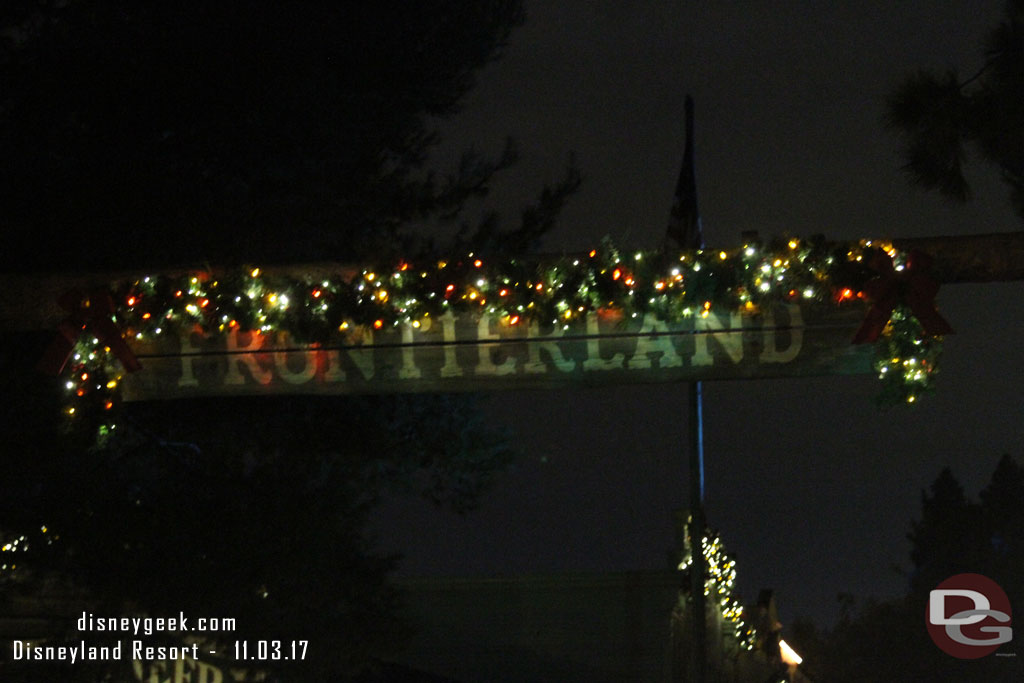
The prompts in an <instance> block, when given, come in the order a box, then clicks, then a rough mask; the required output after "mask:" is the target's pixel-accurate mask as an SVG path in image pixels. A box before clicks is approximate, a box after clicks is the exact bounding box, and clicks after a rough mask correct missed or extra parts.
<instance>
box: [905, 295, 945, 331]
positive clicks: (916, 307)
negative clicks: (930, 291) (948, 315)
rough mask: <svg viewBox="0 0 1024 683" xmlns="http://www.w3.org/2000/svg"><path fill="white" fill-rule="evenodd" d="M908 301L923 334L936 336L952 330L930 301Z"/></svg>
mask: <svg viewBox="0 0 1024 683" xmlns="http://www.w3.org/2000/svg"><path fill="white" fill-rule="evenodd" d="M908 303H909V304H910V312H911V313H913V314H914V317H915V318H917V321H918V322H919V323H921V327H923V328H924V332H925V334H927V335H929V336H932V337H938V336H941V335H944V334H951V333H952V332H953V326H952V325H950V324H949V323H948V322H946V319H945V318H943V317H942V316H941V315H940V314H939V312H938V310H936V308H935V306H932V305H931V303H930V302H924V301H914V300H911V301H910V302H908Z"/></svg>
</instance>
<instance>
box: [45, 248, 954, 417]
mask: <svg viewBox="0 0 1024 683" xmlns="http://www.w3.org/2000/svg"><path fill="white" fill-rule="evenodd" d="M877 249H882V250H884V251H885V252H886V253H887V254H888V255H889V256H890V257H891V258H892V259H893V261H894V263H895V264H896V266H897V268H899V267H900V265H901V264H902V262H903V261H904V259H905V255H904V254H902V253H900V252H898V251H897V250H895V249H894V248H893V247H892V246H891V245H889V244H887V243H881V242H871V241H861V242H857V243H847V244H836V243H831V244H830V243H827V242H825V241H824V240H823V239H820V238H819V239H815V238H812V239H807V240H800V239H784V240H776V241H773V242H771V243H769V244H761V243H750V244H745V245H743V246H742V247H740V248H738V249H732V250H727V251H719V250H698V251H686V252H675V253H668V252H666V251H639V252H632V253H629V254H623V253H621V252H620V251H619V250H618V249H616V248H615V247H614V246H613V245H612V244H611V243H610V242H605V243H603V244H602V245H601V246H600V248H597V249H594V250H592V251H590V252H589V253H588V254H585V255H582V256H579V257H561V258H556V259H546V260H538V259H527V258H521V259H504V260H502V259H491V258H486V257H483V256H478V255H474V254H472V253H470V254H467V255H465V256H462V257H456V258H451V259H442V260H437V261H431V262H429V263H410V262H400V263H397V264H394V263H392V264H376V265H373V266H369V265H368V266H364V267H362V268H359V269H351V270H348V271H343V270H341V269H339V270H338V271H337V272H335V273H333V274H331V275H329V276H323V275H321V276H317V277H315V278H314V277H312V276H309V277H305V278H296V277H290V276H284V275H274V274H271V273H264V272H262V271H261V269H259V268H245V269H238V270H236V271H233V272H230V273H225V274H223V275H219V276H217V277H214V276H213V275H210V274H209V273H198V272H197V273H193V274H188V275H182V276H169V275H150V276H145V277H141V278H138V279H133V280H129V281H124V282H119V283H114V284H113V286H112V287H111V292H112V294H113V297H114V301H115V308H116V311H115V315H114V321H115V323H116V324H117V325H118V326H119V328H120V329H121V330H122V331H123V332H124V335H125V337H126V338H127V339H129V340H132V339H138V340H145V339H146V338H150V337H155V336H159V335H162V334H166V333H168V332H178V331H181V330H190V329H199V330H201V331H202V332H204V333H207V334H213V335H216V334H224V333H226V332H228V331H230V330H232V329H235V328H237V329H240V330H259V331H262V332H270V331H286V332H288V333H290V334H291V335H292V336H293V337H294V338H295V339H296V340H298V341H300V342H310V343H312V342H321V343H325V342H328V341H330V340H332V339H334V340H337V339H338V338H339V336H340V337H342V338H344V336H345V335H348V334H352V333H353V332H355V331H356V330H358V329H359V328H361V327H372V328H376V329H380V328H382V327H390V326H397V325H401V324H411V325H413V326H418V325H419V324H420V322H421V321H422V320H423V319H425V318H428V317H431V316H438V315H443V314H444V313H445V312H446V311H448V310H451V311H454V312H457V313H466V312H470V313H479V314H483V313H486V314H490V315H497V316H500V317H501V318H502V319H503V320H504V322H505V323H506V324H509V325H519V324H526V323H529V322H533V321H538V322H541V323H544V324H549V323H552V322H554V323H556V324H563V325H569V324H570V323H572V322H573V321H575V320H577V319H580V318H582V317H584V316H586V315H587V314H588V313H589V312H592V311H596V310H612V311H618V312H619V313H621V314H622V316H623V317H637V316H640V315H643V314H646V313H653V314H654V315H655V316H657V317H658V318H659V319H661V320H665V321H670V322H671V321H678V320H681V319H684V318H687V317H690V316H695V315H708V314H709V312H710V311H712V310H724V311H736V310H743V311H746V312H756V311H757V310H759V309H760V308H762V307H766V306H770V305H772V304H775V303H779V302H791V301H794V300H800V301H807V302H818V303H823V304H830V305H834V306H843V305H847V304H848V303H849V302H856V301H857V300H858V299H863V298H864V294H863V288H864V285H865V284H866V283H867V282H868V281H869V280H871V279H872V278H873V277H875V275H876V273H875V272H874V271H873V270H871V269H870V268H868V266H867V262H868V261H869V256H870V255H871V254H872V253H873V252H872V250H877ZM876 349H877V362H876V367H877V369H878V371H879V377H880V379H881V381H882V385H883V390H882V393H881V395H880V397H879V401H880V402H881V403H882V404H884V405H891V404H895V403H900V402H913V401H915V400H916V399H917V397H918V396H920V395H921V393H922V392H924V391H926V390H929V389H930V388H931V385H932V380H933V379H934V375H935V373H936V370H937V360H938V355H939V352H940V349H941V340H940V339H938V338H934V337H927V336H926V335H924V333H923V331H922V329H921V327H920V325H919V324H918V323H917V321H916V319H914V318H913V317H912V316H911V315H910V314H909V312H908V311H906V310H905V309H902V308H897V309H896V311H895V312H894V314H893V316H892V318H891V320H890V324H889V325H887V326H886V328H885V330H884V332H883V334H882V337H881V338H880V339H879V341H878V342H877V343H876ZM120 378H121V370H120V369H119V367H118V366H117V364H116V363H115V362H114V361H113V359H112V358H111V356H110V354H109V350H108V349H106V348H105V347H104V346H103V345H102V344H101V342H100V341H99V340H98V339H95V338H85V339H81V340H79V342H78V344H77V345H76V346H75V349H74V351H73V357H72V359H71V361H70V362H69V363H67V364H66V366H65V377H63V384H64V387H65V388H66V391H67V397H68V401H67V404H66V411H67V413H68V414H69V415H72V416H79V417H85V419H86V420H90V421H91V420H98V422H99V424H100V425H101V427H100V435H101V437H104V436H106V435H108V434H109V433H110V430H112V429H115V422H116V421H115V420H113V419H112V416H113V414H115V413H116V408H117V406H118V404H119V390H118V383H119V381H120Z"/></svg>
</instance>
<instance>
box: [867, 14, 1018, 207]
mask: <svg viewBox="0 0 1024 683" xmlns="http://www.w3.org/2000/svg"><path fill="white" fill-rule="evenodd" d="M886 119H887V123H888V124H889V126H890V127H891V128H893V129H894V130H896V131H897V132H898V133H899V134H900V136H901V137H902V138H903V141H904V144H905V147H904V158H905V159H906V166H905V169H906V170H907V171H908V173H909V174H910V177H911V178H912V179H913V181H914V182H916V183H918V184H920V185H921V186H923V187H925V188H927V189H930V190H938V191H939V192H941V193H942V194H943V195H945V196H947V197H950V198H952V199H955V200H958V201H966V200H967V199H968V198H969V197H970V195H971V188H970V183H969V182H968V180H967V177H966V175H965V173H964V167H965V161H966V159H967V156H968V149H969V148H972V147H973V149H974V150H975V151H976V152H977V153H978V154H979V155H980V157H981V158H982V159H983V160H984V161H985V162H987V163H990V164H992V165H994V166H995V167H996V168H998V169H999V172H1000V173H1001V175H1002V178H1003V181H1004V182H1005V183H1006V184H1007V185H1008V186H1009V188H1010V200H1011V202H1012V203H1013V206H1014V207H1015V209H1016V211H1017V213H1018V214H1019V215H1020V216H1021V218H1022V219H1024V1H1022V0H1008V2H1007V3H1006V12H1005V18H1004V20H1003V22H1002V23H1000V24H999V26H998V27H996V28H995V29H994V30H993V31H992V32H991V33H990V35H989V38H988V41H987V43H986V45H985V65H984V66H983V67H982V69H981V70H980V71H979V72H978V73H976V74H975V75H974V76H972V77H970V78H968V79H966V80H961V78H960V77H959V75H958V74H957V73H956V72H955V71H952V70H950V71H946V72H944V73H934V72H930V71H919V72H917V73H916V74H914V75H911V76H908V77H907V78H906V79H905V80H904V81H903V82H902V83H901V84H900V85H899V86H898V87H896V88H895V89H894V90H893V91H892V93H891V94H890V96H889V100H888V107H887V113H886Z"/></svg>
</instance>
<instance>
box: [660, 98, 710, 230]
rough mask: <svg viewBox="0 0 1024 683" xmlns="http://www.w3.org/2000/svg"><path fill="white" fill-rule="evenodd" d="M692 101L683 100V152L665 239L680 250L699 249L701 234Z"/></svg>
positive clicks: (690, 99) (691, 99)
mask: <svg viewBox="0 0 1024 683" xmlns="http://www.w3.org/2000/svg"><path fill="white" fill-rule="evenodd" d="M693 147H694V144H693V98H692V97H690V96H689V95H687V96H686V148H685V149H684V151H683V165H682V167H681V168H680V169H679V180H678V181H677V182H676V194H675V197H674V198H673V200H672V212H671V214H669V219H668V231H667V234H666V239H667V241H668V243H669V244H670V245H671V244H673V243H674V246H676V247H678V248H680V249H702V248H703V247H704V230H703V228H702V227H701V224H700V211H699V210H698V209H697V174H696V172H695V170H694V161H693Z"/></svg>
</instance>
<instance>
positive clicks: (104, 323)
mask: <svg viewBox="0 0 1024 683" xmlns="http://www.w3.org/2000/svg"><path fill="white" fill-rule="evenodd" d="M92 327H93V329H94V330H95V331H96V332H97V336H98V337H99V338H100V340H101V341H102V342H103V343H104V344H105V345H106V346H109V347H110V351H111V353H113V354H114V355H115V356H116V357H117V359H118V360H119V361H121V365H123V366H124V369H125V370H127V371H128V372H137V371H138V370H141V369H142V364H141V363H139V359H138V358H136V357H135V354H134V353H132V350H131V349H130V348H128V344H126V343H125V341H124V338H123V337H121V332H120V331H119V330H118V329H117V326H116V325H114V323H113V322H111V321H110V320H107V319H103V320H98V321H97V320H94V321H93V322H92Z"/></svg>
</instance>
